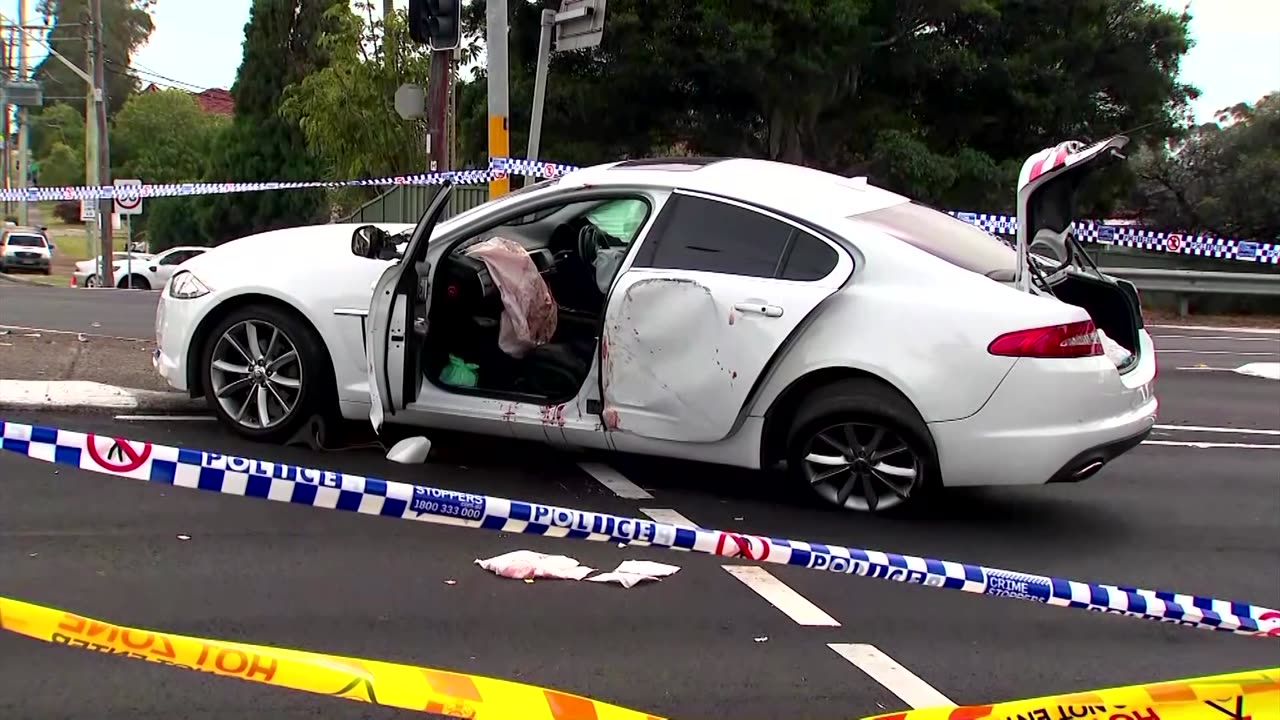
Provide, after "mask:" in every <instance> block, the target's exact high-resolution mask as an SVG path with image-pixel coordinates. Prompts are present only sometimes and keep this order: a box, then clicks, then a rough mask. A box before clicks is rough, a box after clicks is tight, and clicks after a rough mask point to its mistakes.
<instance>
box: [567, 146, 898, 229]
mask: <svg viewBox="0 0 1280 720" xmlns="http://www.w3.org/2000/svg"><path fill="white" fill-rule="evenodd" d="M562 182H563V183H565V184H572V185H641V186H658V187H666V188H673V189H681V190H689V191H693V192H701V193H706V194H711V195H719V196H722V197H725V198H729V199H732V200H738V201H740V202H746V203H750V204H752V205H758V206H762V207H765V208H769V209H771V210H774V211H777V212H781V213H785V214H791V215H797V216H801V217H804V218H808V219H813V220H819V221H821V220H826V221H835V222H838V221H840V220H843V219H845V218H848V217H850V216H852V215H860V214H862V213H866V212H871V211H872V210H878V209H880V208H884V207H890V206H892V205H898V204H901V203H905V202H910V199H909V198H906V197H903V196H901V195H898V194H896V193H893V192H890V191H888V190H885V189H883V188H880V187H877V186H875V185H872V184H870V183H868V182H867V181H866V179H865V178H846V177H841V176H839V175H835V174H833V173H828V172H824V171H822V170H815V169H813V168H807V167H803V166H800V165H791V164H789V163H782V162H775V161H771V160H756V159H749V158H647V159H643V160H624V161H622V162H616V163H609V164H606V165H595V166H592V167H588V168H583V169H581V170H576V171H573V172H570V173H567V174H565V175H564V176H563V178H562Z"/></svg>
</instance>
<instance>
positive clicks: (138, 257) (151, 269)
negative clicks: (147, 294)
mask: <svg viewBox="0 0 1280 720" xmlns="http://www.w3.org/2000/svg"><path fill="white" fill-rule="evenodd" d="M208 250H209V248H207V247H194V246H193V247H175V248H169V249H168V250H165V251H164V252H161V253H158V254H155V255H152V254H149V253H133V254H132V255H130V254H129V253H125V252H115V253H112V262H113V264H112V269H113V275H114V276H115V280H116V287H117V288H132V289H134V290H151V289H159V288H162V287H164V285H165V283H167V282H169V278H171V277H173V274H174V273H175V272H176V271H177V270H178V266H179V265H181V264H182V263H184V262H186V261H188V260H190V259H191V258H193V257H195V256H197V255H201V254H203V253H205V252H207V251H208ZM101 261H102V257H101V256H98V257H97V258H94V259H92V260H81V261H80V262H78V263H76V269H75V272H74V273H73V274H72V275H71V283H72V285H74V286H75V287H82V288H96V287H102V278H101V277H100V276H99V275H98V264H99V263H100V262H101Z"/></svg>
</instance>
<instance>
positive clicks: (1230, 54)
mask: <svg viewBox="0 0 1280 720" xmlns="http://www.w3.org/2000/svg"><path fill="white" fill-rule="evenodd" d="M378 1H379V0H375V2H378ZM394 1H395V3H396V7H403V6H405V5H407V4H408V0H394ZM19 2H26V3H27V9H28V12H29V13H30V18H31V20H29V22H33V21H35V20H36V19H37V17H36V15H35V4H36V0H0V8H2V9H0V12H3V13H4V14H5V15H6V16H7V17H8V18H9V19H10V20H11V21H12V20H14V19H16V17H17V8H18V3H19ZM251 2H252V0H216V1H215V2H207V1H205V0H157V2H156V9H155V12H154V18H155V25H156V30H155V32H154V34H152V36H151V40H150V42H149V43H148V44H147V46H146V47H144V48H142V50H141V51H139V52H138V53H137V54H136V55H135V57H134V62H135V66H136V67H137V68H138V70H139V72H140V73H142V72H147V73H155V74H159V75H162V76H164V77H166V78H170V79H171V80H173V81H179V82H180V83H182V84H183V85H184V86H191V87H193V88H199V89H203V88H209V87H221V88H230V87H231V84H232V83H233V82H234V81H235V76H236V69H237V68H238V67H239V65H240V56H241V41H242V40H243V38H244V25H245V23H246V22H247V21H248V19H249V6H250V4H251ZM1155 2H1157V3H1158V4H1160V5H1163V6H1165V7H1167V8H1169V9H1172V10H1182V9H1183V8H1184V7H1185V6H1186V5H1187V4H1188V2H1190V6H1191V10H1192V13H1193V16H1194V19H1193V20H1192V23H1191V33H1192V37H1193V38H1194V39H1195V41H1196V47H1195V48H1194V49H1193V50H1192V51H1191V52H1190V53H1189V54H1188V55H1187V57H1185V58H1184V60H1183V67H1182V79H1183V80H1184V81H1185V82H1189V83H1191V84H1192V85H1195V86H1197V87H1199V88H1200V90H1201V91H1202V93H1203V95H1202V97H1201V98H1200V100H1199V101H1198V102H1197V103H1196V105H1195V111H1196V119H1197V120H1198V121H1202V122H1204V121H1209V120H1212V119H1213V117H1214V115H1215V114H1216V113H1217V111H1218V110H1220V109H1222V108H1225V107H1229V106H1231V105H1234V104H1236V103H1238V102H1241V101H1244V102H1254V101H1256V100H1257V99H1258V98H1260V97H1262V96H1263V95H1266V94H1267V93H1268V92H1271V91H1274V90H1280V2H1278V1H1277V0H1155ZM214 7H216V10H212V9H211V8H214ZM33 54H34V56H35V57H36V60H35V62H38V59H39V58H40V57H42V56H43V55H44V53H43V52H40V48H39V47H35V48H33ZM152 77H154V75H153V76H152ZM169 84H173V83H169Z"/></svg>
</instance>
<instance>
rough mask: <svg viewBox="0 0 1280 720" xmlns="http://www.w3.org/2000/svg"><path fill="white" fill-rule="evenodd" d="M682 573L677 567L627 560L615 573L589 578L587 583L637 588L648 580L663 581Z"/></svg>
mask: <svg viewBox="0 0 1280 720" xmlns="http://www.w3.org/2000/svg"><path fill="white" fill-rule="evenodd" d="M678 572H680V568H679V567H677V566H675V565H667V564H665V563H660V562H652V561H649V560H626V561H624V562H623V563H622V564H621V565H619V566H618V567H617V569H615V570H614V571H613V572H607V573H601V574H599V575H596V576H595V577H589V578H587V582H612V583H618V584H619V585H621V586H622V587H624V588H630V587H635V586H636V585H639V584H640V583H642V582H645V581H647V580H661V579H662V578H664V577H670V576H672V575H675V574H676V573H678Z"/></svg>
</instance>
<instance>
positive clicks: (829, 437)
mask: <svg viewBox="0 0 1280 720" xmlns="http://www.w3.org/2000/svg"><path fill="white" fill-rule="evenodd" d="M787 468H788V472H789V473H790V474H791V475H792V477H793V478H795V480H796V481H797V482H798V483H803V484H804V485H806V486H808V487H809V488H810V490H811V491H812V492H814V493H816V494H817V495H818V497H820V498H822V499H823V500H825V501H826V502H828V503H831V504H833V505H836V506H837V507H840V508H843V509H846V510H853V511H857V512H884V511H887V510H891V509H894V508H897V507H900V506H902V505H905V504H906V503H907V502H908V501H913V500H919V499H920V498H921V497H922V496H924V495H926V494H928V492H929V491H930V490H932V489H933V488H934V487H936V486H937V484H938V483H937V477H938V463H937V453H936V452H935V450H934V447H933V441H932V438H931V437H930V435H929V430H928V427H927V426H926V425H925V423H924V420H923V419H921V417H920V414H919V413H918V412H917V411H916V409H915V408H914V407H913V406H912V405H911V403H910V402H908V401H907V400H906V398H904V397H902V396H901V395H900V394H899V393H898V392H897V391H895V390H894V389H892V388H891V387H889V386H887V385H885V384H884V383H882V382H879V381H876V380H872V379H854V380H844V381H841V382H838V383H833V384H831V385H827V386H825V387H822V388H819V389H818V390H817V391H815V392H813V393H811V394H810V395H809V397H807V398H806V399H805V400H804V401H803V402H802V403H801V404H800V408H799V410H798V411H797V412H796V415H795V418H794V420H793V421H792V425H791V432H790V434H789V436H788V442H787Z"/></svg>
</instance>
